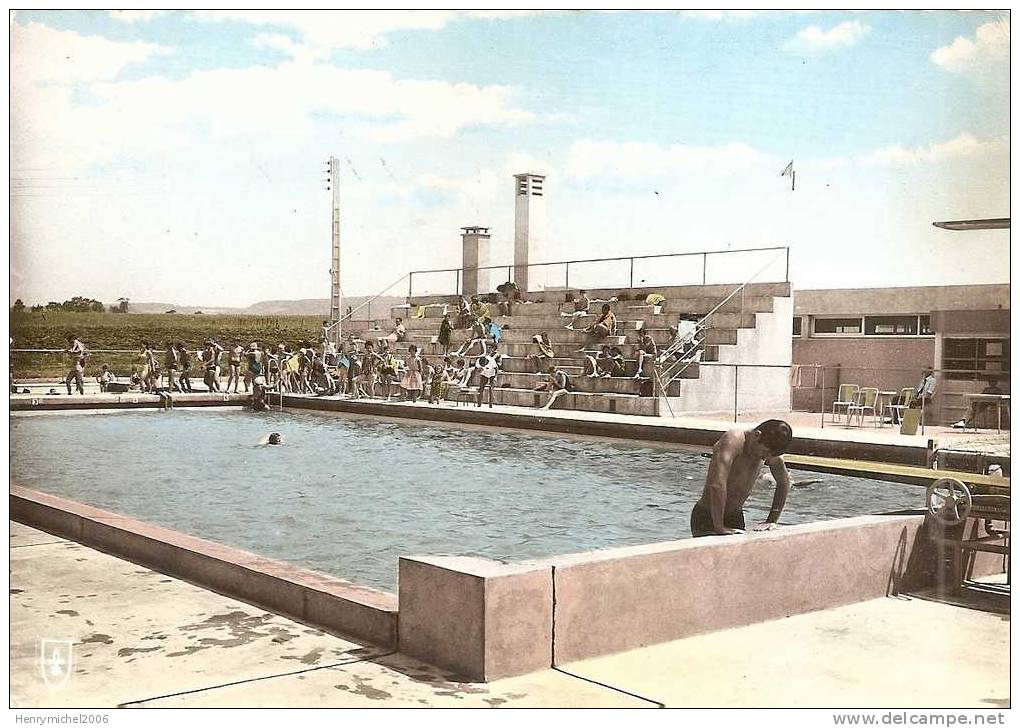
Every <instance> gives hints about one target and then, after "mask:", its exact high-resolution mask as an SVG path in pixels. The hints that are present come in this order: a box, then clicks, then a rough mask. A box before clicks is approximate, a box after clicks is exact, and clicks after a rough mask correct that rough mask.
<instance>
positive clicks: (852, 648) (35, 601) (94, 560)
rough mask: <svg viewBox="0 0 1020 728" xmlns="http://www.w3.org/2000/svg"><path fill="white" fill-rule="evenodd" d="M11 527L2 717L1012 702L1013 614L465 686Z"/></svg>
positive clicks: (744, 644) (920, 607)
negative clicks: (69, 660)
mask: <svg viewBox="0 0 1020 728" xmlns="http://www.w3.org/2000/svg"><path fill="white" fill-rule="evenodd" d="M10 526H11V551H10V555H11V556H10V568H11V595H10V606H11V640H12V644H11V701H12V705H13V706H14V707H20V708H27V707H68V706H75V707H100V706H102V707H115V706H129V707H146V706H151V707H171V706H174V707H177V706H180V707H185V706H186V707H197V706H208V707H227V706H232V707H256V706H267V707H268V706H280V707H283V706H293V707H297V706H308V707H399V706H407V707H412V706H413V707H424V706H435V707H490V706H491V707H497V706H499V707H543V706H544V707H657V706H658V705H660V704H662V705H666V706H669V707H743V706H760V707H764V706H784V707H798V706H804V707H832V708H854V707H867V708H875V707H879V706H881V707H902V708H926V709H927V708H937V707H973V708H976V709H983V710H988V711H993V710H995V709H996V708H1000V707H1006V706H1008V705H1009V698H1010V694H1009V649H1008V644H1009V626H1010V621H1009V617H1008V615H1007V616H1004V615H1002V614H997V613H992V612H988V611H981V610H978V609H974V608H969V607H968V606H954V605H950V604H945V603H939V602H936V601H930V600H926V599H919V598H911V597H898V598H883V599H876V600H871V601H867V602H861V603H857V604H851V605H848V606H844V607H838V608H835V609H828V610H824V611H820V612H813V613H810V614H804V615H799V616H794V617H789V618H785V619H778V620H773V621H770V622H763V623H759V624H753V625H749V626H746V627H740V628H735V629H727V630H723V631H719V632H713V633H709V634H702V635H698V636H694V637H689V638H685V639H681V640H675V641H673V642H668V643H664V644H660V645H656V646H652V647H645V648H641V649H637V650H632V651H630V652H624V653H620V654H615V655H609V656H604V657H598V658H593V659H589V660H584V661H580V662H574V663H569V664H566V665H562V666H561V667H560V668H558V669H546V670H542V671H540V672H536V673H532V674H529V675H524V676H521V677H514V678H507V679H503V680H496V681H494V682H490V683H487V684H477V683H463V682H457V681H456V680H455V679H452V678H451V677H450V676H449V675H447V674H444V673H443V672H442V671H440V670H438V669H437V668H435V667H431V666H429V665H426V664H424V663H421V662H419V661H416V660H413V659H411V658H408V657H406V656H403V655H399V654H393V653H391V652H389V651H387V650H384V649H381V648H378V647H366V646H364V645H360V644H357V643H354V642H351V641H348V640H344V639H341V638H338V637H334V636H331V635H327V634H324V633H323V632H320V631H319V630H316V629H312V628H310V627H308V626H306V625H303V624H301V623H298V622H294V621H292V620H289V619H286V618H283V617H280V616H277V615H275V614H272V613H270V612H265V611H263V610H260V609H258V608H255V607H252V606H250V605H248V604H245V603H242V602H238V601H235V600H232V599H229V598H227V597H223V596H220V595H218V594H215V593H213V592H209V591H206V590H204V589H200V588H198V587H195V586H193V585H191V584H188V583H187V582H184V581H181V580H178V579H173V578H170V577H166V576H163V575H161V574H159V573H157V572H154V571H151V570H148V569H144V568H142V567H139V566H136V565H134V564H132V563H129V562H127V561H122V560H120V559H117V558H114V557H112V556H108V555H106V554H102V553H100V552H98V551H95V550H93V549H90V548H88V547H85V546H82V545H79V544H77V543H74V542H72V541H67V540H63V539H60V538H57V537H55V536H52V535H50V534H47V533H44V532H41V531H37V530H34V529H31V528H28V527H26V526H23V525H21V524H18V523H13V522H12V523H11V524H10ZM1006 609H1008V598H1007V602H1006ZM43 639H49V640H60V639H65V640H69V641H72V642H73V643H74V648H73V649H74V666H73V672H72V674H71V677H70V679H69V681H68V682H67V684H66V685H64V686H63V687H61V688H58V689H51V688H50V687H48V686H47V685H46V684H45V682H44V681H43V679H42V677H41V672H40V670H41V665H40V660H39V651H40V640H43ZM891 665H895V666H896V669H895V670H890V666H891Z"/></svg>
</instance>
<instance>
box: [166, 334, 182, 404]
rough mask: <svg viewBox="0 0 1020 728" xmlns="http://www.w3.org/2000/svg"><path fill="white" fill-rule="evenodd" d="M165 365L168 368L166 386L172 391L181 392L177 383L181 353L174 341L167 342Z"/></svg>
mask: <svg viewBox="0 0 1020 728" xmlns="http://www.w3.org/2000/svg"><path fill="white" fill-rule="evenodd" d="M163 366H164V367H165V368H166V378H167V383H166V387H167V389H169V390H170V391H171V392H180V391H182V390H181V387H180V385H178V383H177V371H178V370H179V369H180V354H179V353H178V352H177V348H176V347H175V346H174V345H173V343H172V342H169V341H168V342H167V345H166V355H165V356H164V357H163Z"/></svg>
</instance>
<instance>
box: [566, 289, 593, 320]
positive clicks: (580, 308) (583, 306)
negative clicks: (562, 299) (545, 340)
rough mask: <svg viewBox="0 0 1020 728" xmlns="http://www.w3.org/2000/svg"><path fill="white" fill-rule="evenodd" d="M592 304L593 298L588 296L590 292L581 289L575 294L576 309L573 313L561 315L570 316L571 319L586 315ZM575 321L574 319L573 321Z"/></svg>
mask: <svg viewBox="0 0 1020 728" xmlns="http://www.w3.org/2000/svg"><path fill="white" fill-rule="evenodd" d="M589 306H591V299H590V298H588V292H587V291H585V290H583V289H582V290H580V291H578V292H577V295H576V296H574V310H573V312H572V313H561V314H560V316H568V317H570V319H572V320H573V319H575V318H577V317H578V316H585V315H587V313H588V308H589ZM571 323H573V321H571Z"/></svg>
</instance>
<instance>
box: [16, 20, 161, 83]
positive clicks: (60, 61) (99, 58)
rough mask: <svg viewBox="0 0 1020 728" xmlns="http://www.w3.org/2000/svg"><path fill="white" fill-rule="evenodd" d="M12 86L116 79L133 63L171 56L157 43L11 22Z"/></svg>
mask: <svg viewBox="0 0 1020 728" xmlns="http://www.w3.org/2000/svg"><path fill="white" fill-rule="evenodd" d="M10 38H11V85H12V87H17V88H19V89H20V88H23V87H24V86H25V85H27V84H30V83H58V84H72V83H79V82H83V81H95V80H99V79H110V78H114V77H115V76H116V75H117V74H118V73H120V71H121V70H122V69H123V68H124V67H125V66H128V65H130V64H132V63H139V62H141V61H145V60H148V59H149V58H151V57H152V56H154V55H158V54H162V53H168V52H170V49H169V48H166V47H164V46H160V45H156V44H154V43H140V42H133V43H122V42H116V41H111V40H107V39H106V38H100V37H99V36H94V35H80V34H78V33H75V32H73V31H70V30H55V29H53V28H50V27H48V26H46V25H43V24H42V23H35V22H31V23H26V24H24V25H22V24H20V23H12V24H11V28H10Z"/></svg>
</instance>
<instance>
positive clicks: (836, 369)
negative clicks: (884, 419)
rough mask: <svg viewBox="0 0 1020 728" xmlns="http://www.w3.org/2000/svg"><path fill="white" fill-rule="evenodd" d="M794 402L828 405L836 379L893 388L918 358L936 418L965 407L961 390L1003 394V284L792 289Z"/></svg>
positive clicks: (906, 381) (1006, 366)
mask: <svg viewBox="0 0 1020 728" xmlns="http://www.w3.org/2000/svg"><path fill="white" fill-rule="evenodd" d="M793 314H794V319H793V363H794V364H795V365H799V366H797V367H796V368H795V371H794V374H793V376H792V377H791V383H792V385H793V391H792V401H793V407H794V409H798V410H813V411H818V409H820V408H825V409H829V408H831V403H832V401H833V399H834V398H835V395H836V390H837V387H838V386H839V385H840V384H844V383H846V384H857V385H859V386H862V387H878V388H879V389H881V390H883V391H896V390H899V389H901V388H904V387H911V386H914V385H916V384H917V382H918V381H919V379H920V377H921V373H922V371H923V370H924V369H925V368H926V367H931V368H933V369H934V370H935V374H936V379H937V381H938V389H937V390H936V397H935V399H934V400H933V408H932V410H933V414H934V415H935V418H936V420H937V422H939V423H949V422H954V421H956V420H958V419H960V418H962V417H963V416H965V415H966V413H967V408H968V400H967V398H966V396H965V395H966V394H968V393H974V392H980V391H981V390H982V389H984V388H985V387H987V386H988V384H989V381H993V382H995V383H996V384H997V385H998V386H999V388H1000V389H1002V391H1003V392H1005V393H1009V372H1010V363H1009V359H1010V353H1009V352H1010V343H1009V340H1010V330H1009V285H1007V284H989V285H963V286H920V287H904V288H840V289H826V290H797V291H795V292H794V311H793Z"/></svg>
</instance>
